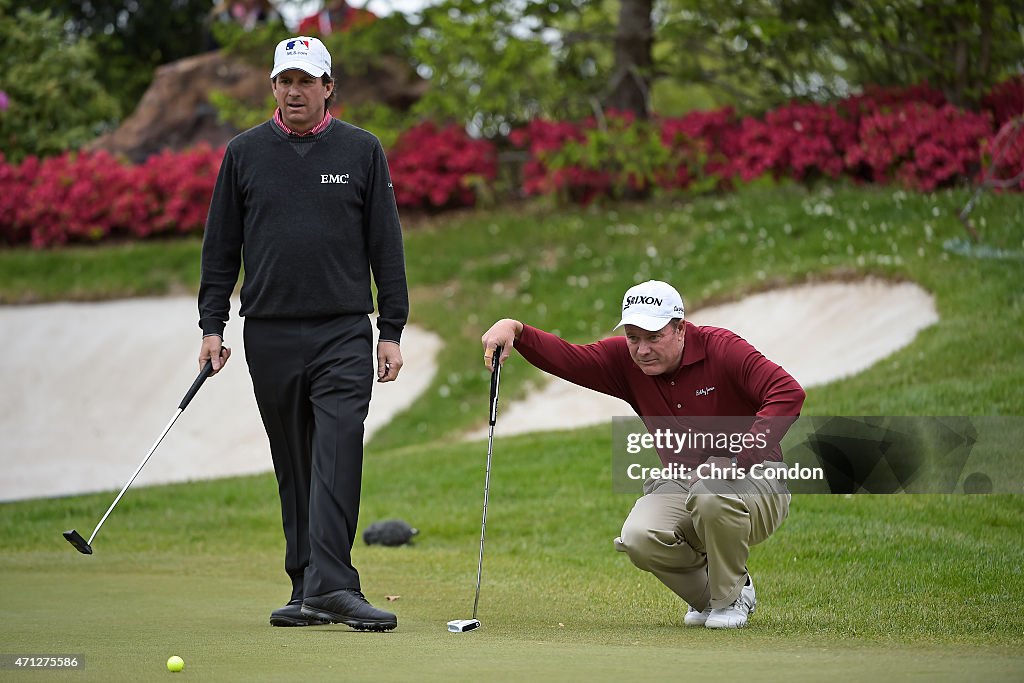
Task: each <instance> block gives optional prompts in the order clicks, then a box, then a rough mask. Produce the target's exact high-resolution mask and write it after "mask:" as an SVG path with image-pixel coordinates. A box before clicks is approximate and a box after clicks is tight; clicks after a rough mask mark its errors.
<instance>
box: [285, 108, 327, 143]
mask: <svg viewBox="0 0 1024 683" xmlns="http://www.w3.org/2000/svg"><path fill="white" fill-rule="evenodd" d="M330 122H331V112H329V111H327V109H326V108H325V109H324V119H323V121H321V122H320V123H318V124H316V125H315V126H313V129H312V130H310V131H309V132H308V133H296V132H295V131H294V130H292V129H291V128H289V127H288V125H287V124H285V122H284V118H282V117H281V109H280V108H278V109H275V110H274V123H276V124H277V126H278V128H280V129H281V130H283V131H284V132H285V133H286V134H288V135H295V136H297V137H307V136H309V135H316V134H317V133H320V132H322V131H323V130H324V128H327V126H328V124H330Z"/></svg>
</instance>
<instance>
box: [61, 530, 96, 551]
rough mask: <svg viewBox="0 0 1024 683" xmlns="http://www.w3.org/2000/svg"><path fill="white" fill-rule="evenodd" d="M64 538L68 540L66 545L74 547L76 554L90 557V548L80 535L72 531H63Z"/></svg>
mask: <svg viewBox="0 0 1024 683" xmlns="http://www.w3.org/2000/svg"><path fill="white" fill-rule="evenodd" d="M64 538H66V539H68V543H70V544H71V545H73V546H75V550H77V551H78V552H80V553H82V554H83V555H92V546H91V545H89V544H88V543H87V542H86V540H85V539H84V538H82V534H80V533H78V532H77V531H75V530H74V529H72V530H71V531H65V532H64Z"/></svg>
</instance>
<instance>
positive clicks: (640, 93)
mask: <svg viewBox="0 0 1024 683" xmlns="http://www.w3.org/2000/svg"><path fill="white" fill-rule="evenodd" d="M653 4H654V2H653V0H620V3H619V25H618V27H617V28H616V31H615V71H614V72H613V73H612V80H611V84H610V88H609V90H610V91H611V92H610V94H609V96H608V101H607V103H606V104H607V105H608V107H609V108H611V109H616V110H619V111H630V112H633V113H634V114H636V115H637V117H639V118H647V114H648V112H649V103H650V89H651V88H650V86H651V67H652V64H653V58H652V57H651V46H652V44H653V43H654V29H653V27H652V26H651V11H652V8H653Z"/></svg>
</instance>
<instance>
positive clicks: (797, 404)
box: [481, 280, 804, 628]
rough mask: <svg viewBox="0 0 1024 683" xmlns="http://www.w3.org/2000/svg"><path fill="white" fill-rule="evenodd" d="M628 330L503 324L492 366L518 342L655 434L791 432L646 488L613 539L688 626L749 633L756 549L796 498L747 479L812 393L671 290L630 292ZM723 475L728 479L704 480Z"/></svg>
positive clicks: (490, 349) (497, 328)
mask: <svg viewBox="0 0 1024 683" xmlns="http://www.w3.org/2000/svg"><path fill="white" fill-rule="evenodd" d="M619 327H624V328H625V335H624V336H621V337H612V338H608V339H603V340H601V341H599V342H596V343H593V344H586V345H577V344H570V343H568V342H566V341H564V340H562V339H560V338H558V337H556V336H555V335H553V334H549V333H547V332H544V331H542V330H538V329H536V328H534V327H530V326H529V325H524V324H523V323H521V322H519V321H518V320H510V319H505V320H499V321H498V322H496V323H495V324H494V325H493V326H492V327H491V328H490V329H489V330H487V332H486V333H485V334H484V335H483V337H482V339H481V341H482V342H483V346H484V363H485V364H487V365H488V366H489V364H490V362H491V357H492V355H493V353H494V349H495V348H496V347H499V346H500V347H503V351H502V356H501V358H499V361H500V362H502V363H504V361H505V359H506V358H507V357H508V354H509V352H510V350H511V349H512V346H513V344H514V345H515V347H516V348H517V349H518V350H519V353H520V354H522V356H523V357H524V358H526V360H527V361H529V362H530V363H532V364H533V365H535V366H536V367H538V368H540V369H541V370H544V371H545V372H548V373H551V374H553V375H556V376H558V377H561V378H563V379H566V380H568V381H570V382H573V383H575V384H578V385H580V386H583V387H587V388H588V389H593V390H595V391H600V392H601V393H605V394H609V395H611V396H617V397H619V398H621V399H623V400H624V401H626V402H627V403H629V404H630V406H632V407H633V410H635V411H636V412H637V414H638V415H640V417H641V418H644V420H645V422H646V423H647V424H648V427H649V428H651V426H652V424H655V423H657V420H656V419H655V418H673V417H675V418H680V417H682V418H686V419H690V420H691V422H692V421H693V420H692V418H693V417H695V416H699V417H710V416H729V417H736V416H750V419H749V420H747V424H748V425H749V430H750V431H749V434H750V435H756V434H760V435H762V436H763V435H764V433H765V431H768V432H770V431H771V425H775V424H778V425H781V426H782V428H781V429H776V430H775V431H776V433H775V434H774V435H772V436H771V437H770V438H769V439H768V441H767V442H766V443H767V444H768V445H767V447H766V448H763V449H761V450H760V451H758V450H755V449H751V450H747V451H744V452H742V453H741V454H740V456H739V462H737V459H736V458H730V457H724V456H722V455H711V456H710V457H707V456H706V455H705V456H700V460H699V462H696V461H693V462H688V463H687V464H689V465H690V469H691V470H692V469H697V468H698V467H699V466H700V465H702V464H703V465H704V467H701V468H699V469H698V473H697V474H693V473H691V474H689V475H688V476H686V477H680V478H676V479H648V480H647V481H646V482H644V496H643V497H641V498H640V499H639V500H637V502H636V504H635V505H634V506H633V510H632V511H631V512H630V513H629V516H628V517H627V518H626V521H625V522H624V523H623V525H622V535H621V536H620V537H619V538H617V539H615V548H616V550H619V551H622V552H625V553H626V554H627V555H629V558H630V560H632V562H633V564H635V565H636V566H637V567H639V568H640V569H643V570H644V571H649V572H651V573H652V574H654V575H655V576H657V577H658V579H660V580H661V581H662V583H664V584H665V585H666V586H668V587H669V588H670V589H671V590H672V591H673V592H674V593H675V594H676V595H678V596H679V597H680V598H682V599H683V600H685V601H686V603H687V604H688V605H689V609H688V611H687V613H686V615H685V617H684V619H683V623H685V624H686V625H687V626H706V627H707V628H739V627H741V626H744V625H746V623H747V616H748V615H749V614H750V613H751V612H753V611H754V607H755V605H756V604H757V601H756V598H755V595H754V584H753V582H752V581H751V579H750V576H749V575H748V574H747V566H746V565H747V557H748V555H749V549H750V546H752V545H755V544H757V543H760V542H761V541H763V540H765V539H766V538H768V536H770V535H771V534H772V532H774V531H775V529H777V528H778V527H779V525H780V524H782V522H783V520H785V519H786V516H787V515H788V513H789V501H790V494H789V491H788V489H787V488H786V486H785V484H784V483H782V482H780V481H779V480H777V479H776V480H770V479H766V478H753V477H747V476H740V472H742V473H744V474H745V473H746V472H747V471H749V470H750V468H751V467H752V466H753V465H755V464H757V463H760V462H766V461H781V460H782V453H781V449H780V448H779V447H778V441H779V440H781V439H782V436H783V435H784V431H785V428H788V426H789V424H791V422H792V419H795V417H796V416H798V415H799V414H800V408H801V406H802V405H803V402H804V391H803V389H802V388H801V387H800V385H799V384H798V383H797V381H796V380H795V379H793V377H792V376H791V375H790V374H789V373H788V372H786V371H785V370H783V369H782V368H781V367H779V366H778V365H776V364H775V363H773V362H771V361H770V360H768V359H767V358H765V357H764V356H763V355H762V354H761V353H760V352H758V351H757V349H755V348H754V347H752V346H751V345H750V344H748V343H747V342H746V341H744V340H743V339H741V338H740V337H739V336H737V335H735V334H733V333H732V332H730V331H728V330H725V329H722V328H718V327H699V326H697V325H694V324H693V323H689V322H686V321H685V320H684V312H683V300H682V298H681V297H680V296H679V293H678V292H677V291H676V290H675V289H674V288H673V287H672V286H671V285H668V284H666V283H664V282H658V281H655V280H651V281H648V282H644V283H643V284H639V285H637V286H635V287H632V288H631V289H629V291H627V292H626V294H625V296H624V297H623V300H622V319H621V320H620V322H619V324H618V325H617V326H616V329H618V328H619ZM774 418H784V419H781V420H777V419H774ZM698 424H699V421H698ZM778 432H783V433H778ZM663 457H664V456H663ZM705 463H706V464H705ZM737 466H738V467H741V468H744V469H743V470H742V471H738V470H737V469H735V468H736V467H737ZM762 467H763V466H762ZM713 468H714V469H713ZM715 472H720V473H722V474H721V475H720V476H719V478H717V479H715V480H711V479H705V478H703V475H706V474H714V473H715Z"/></svg>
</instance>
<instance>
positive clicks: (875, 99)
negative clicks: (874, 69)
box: [838, 82, 947, 125]
mask: <svg viewBox="0 0 1024 683" xmlns="http://www.w3.org/2000/svg"><path fill="white" fill-rule="evenodd" d="M915 103H917V104H930V105H931V106H933V107H935V108H938V107H941V106H943V105H944V104H947V101H946V96H945V95H944V94H943V92H942V91H941V90H938V89H936V88H933V87H932V86H930V85H928V83H927V82H924V83H918V84H916V85H910V86H878V85H869V86H867V87H866V88H864V92H863V93H862V94H860V95H851V96H850V97H845V98H843V99H842V100H840V101H839V103H838V108H839V111H840V112H842V114H843V115H844V116H845V117H846V118H848V119H850V120H851V121H852V122H853V123H854V124H855V125H859V124H860V119H861V117H862V116H866V115H869V114H877V113H879V112H888V111H892V110H894V109H901V108H903V107H904V106H906V105H908V104H915Z"/></svg>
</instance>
